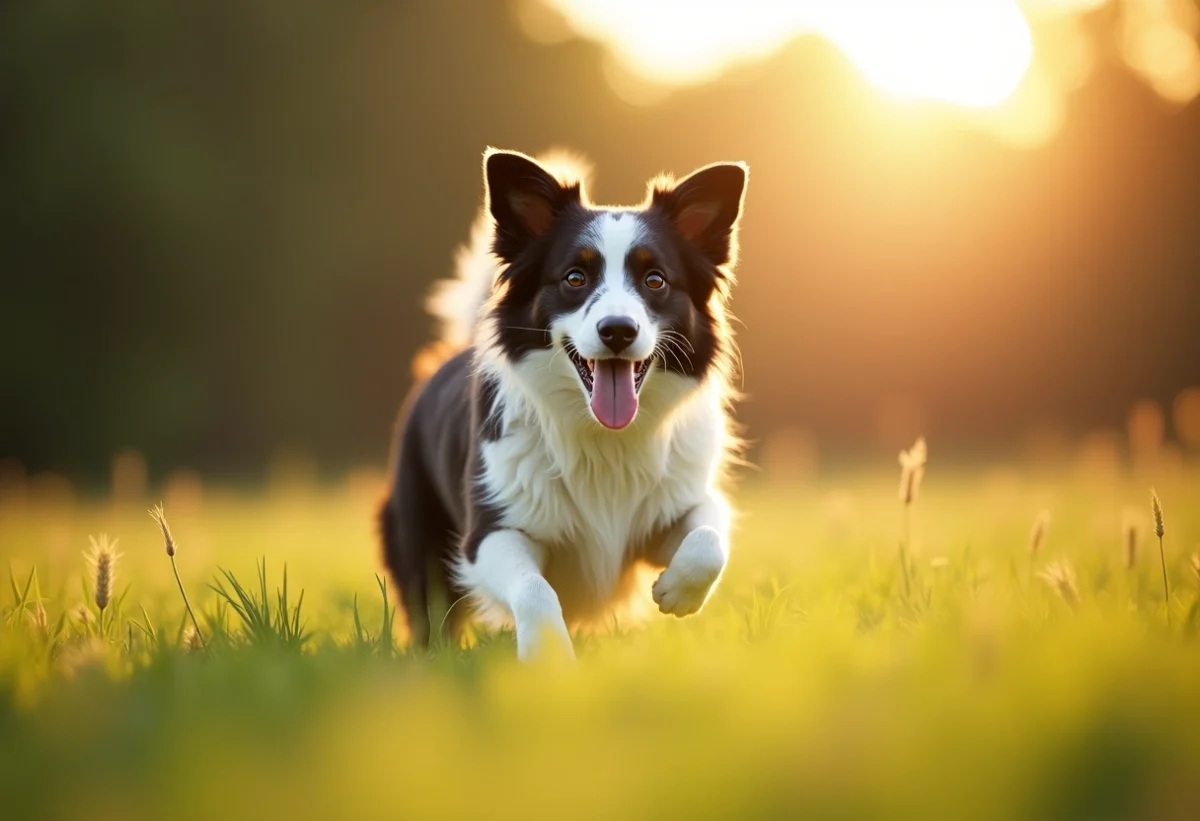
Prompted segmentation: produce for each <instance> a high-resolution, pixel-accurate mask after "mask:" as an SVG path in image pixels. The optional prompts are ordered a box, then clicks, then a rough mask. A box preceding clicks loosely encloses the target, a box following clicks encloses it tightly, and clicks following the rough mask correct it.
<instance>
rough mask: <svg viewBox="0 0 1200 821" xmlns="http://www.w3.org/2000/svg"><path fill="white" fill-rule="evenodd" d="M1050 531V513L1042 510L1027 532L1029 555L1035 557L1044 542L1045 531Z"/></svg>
mask: <svg viewBox="0 0 1200 821" xmlns="http://www.w3.org/2000/svg"><path fill="white" fill-rule="evenodd" d="M1049 529H1050V511H1049V510H1046V509H1044V508H1043V509H1042V510H1041V511H1039V512H1038V515H1037V518H1036V519H1034V521H1033V529H1032V530H1030V531H1029V555H1030V556H1031V557H1036V556H1037V554H1038V551H1039V550H1041V549H1042V543H1043V542H1045V541H1046V531H1047V530H1049Z"/></svg>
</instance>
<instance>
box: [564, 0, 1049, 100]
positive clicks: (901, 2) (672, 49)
mask: <svg viewBox="0 0 1200 821" xmlns="http://www.w3.org/2000/svg"><path fill="white" fill-rule="evenodd" d="M545 2H546V3H548V4H549V5H550V6H551V7H553V8H555V9H556V10H557V11H558V12H559V13H560V14H562V15H563V17H564V18H565V19H566V20H567V21H568V23H569V24H570V25H571V26H572V27H573V28H575V29H576V30H577V31H578V32H580V33H581V34H583V35H584V36H587V37H590V38H592V39H595V40H598V41H601V42H604V43H606V44H608V46H609V47H610V49H611V50H612V52H613V55H614V56H615V58H616V59H617V60H618V61H620V63H621V64H622V65H623V67H624V68H626V69H627V70H629V71H631V72H632V73H634V74H636V75H639V76H641V77H643V78H644V79H646V80H648V81H651V82H654V83H660V84H676V85H689V84H696V83H702V82H706V81H708V80H711V79H712V78H713V77H715V76H716V75H717V74H719V73H721V72H722V71H724V70H725V69H727V68H728V67H730V66H731V65H734V64H736V63H738V62H747V61H750V60H753V59H760V58H762V57H765V56H767V55H769V54H771V53H773V52H775V51H778V50H779V49H780V48H782V47H783V46H784V45H785V44H786V43H787V42H788V41H789V40H791V39H792V38H793V37H796V36H798V35H800V34H805V33H816V34H819V35H821V36H824V37H826V38H827V39H829V40H830V41H832V42H833V43H834V44H836V45H837V46H838V47H839V48H841V49H842V51H843V52H844V53H845V54H846V56H847V57H848V58H849V59H850V61H851V62H852V63H854V65H855V66H857V67H858V69H859V70H860V71H861V72H862V73H863V74H864V76H866V77H867V79H868V80H869V81H870V82H871V83H872V84H874V85H875V86H877V87H878V88H880V89H882V90H883V91H885V92H887V93H889V94H892V95H894V96H898V97H909V98H916V99H929V100H941V101H944V102H948V103H953V104H957V105H962V106H968V107H984V106H991V105H996V104H998V103H1000V102H1002V101H1003V100H1004V99H1006V98H1007V97H1008V96H1009V95H1011V94H1012V93H1013V91H1014V90H1015V89H1016V87H1017V85H1018V84H1019V83H1020V81H1021V77H1022V76H1023V75H1024V73H1025V71H1026V69H1027V68H1028V66H1029V62H1030V59H1031V56H1032V50H1033V49H1032V41H1031V38H1030V34H1029V28H1028V26H1027V25H1026V22H1025V17H1024V16H1023V15H1022V14H1021V11H1020V9H1019V8H1018V7H1017V5H1016V2H1015V0H973V1H972V2H971V3H963V2H961V0H891V2H888V3H879V2H875V1H874V0H741V2H738V3H730V2H729V1H728V0H697V1H696V2H680V0H606V2H592V0H545Z"/></svg>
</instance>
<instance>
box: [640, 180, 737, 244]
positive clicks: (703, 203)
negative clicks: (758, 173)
mask: <svg viewBox="0 0 1200 821" xmlns="http://www.w3.org/2000/svg"><path fill="white" fill-rule="evenodd" d="M749 173H750V169H749V168H748V167H747V166H746V164H745V163H740V162H738V163H716V164H714V165H707V166H705V167H704V168H701V169H699V170H697V171H694V172H692V174H691V175H690V176H688V177H686V178H685V179H683V180H680V181H679V182H678V183H676V184H675V185H674V186H672V187H661V186H656V187H655V189H654V195H653V199H652V200H651V202H652V204H653V205H655V206H658V207H659V208H661V209H662V210H663V212H664V213H665V214H666V215H667V217H668V218H669V219H670V220H671V222H672V224H674V226H675V230H676V231H678V232H679V233H680V235H681V236H682V237H683V238H684V239H686V240H688V241H689V242H691V243H692V244H693V245H695V246H696V247H697V248H699V249H700V251H701V252H702V253H703V254H704V256H706V257H707V258H708V259H709V261H710V262H712V264H713V265H725V264H726V263H729V262H731V261H732V259H733V256H734V253H735V250H736V249H735V245H734V227H735V226H736V225H737V220H738V216H739V215H740V214H741V212H742V200H743V198H744V197H745V193H746V177H747V175H748V174H749Z"/></svg>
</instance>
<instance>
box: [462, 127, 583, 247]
mask: <svg viewBox="0 0 1200 821" xmlns="http://www.w3.org/2000/svg"><path fill="white" fill-rule="evenodd" d="M483 178H484V185H485V186H486V188H487V201H488V208H489V209H490V210H491V213H492V218H493V219H494V220H495V221H496V240H495V246H494V248H493V251H494V252H495V254H496V256H498V257H500V259H502V260H504V261H505V262H512V261H513V259H515V258H516V256H517V255H518V254H520V253H521V252H522V251H523V250H525V248H526V246H528V245H529V243H530V242H532V241H533V240H535V239H537V238H538V237H540V236H541V235H542V234H544V233H546V231H548V230H549V229H550V226H551V225H553V224H554V220H555V219H557V218H558V215H559V214H561V213H562V211H563V209H564V208H566V207H567V206H568V205H569V204H570V203H571V202H579V201H580V191H579V186H578V185H572V186H563V185H561V184H560V183H559V181H558V180H557V179H555V177H554V175H553V174H551V173H550V172H549V171H547V170H546V169H544V168H542V166H540V165H538V164H537V163H536V162H535V161H533V160H532V159H530V158H529V157H526V156H525V155H524V154H518V153H516V152H515V151H500V150H497V149H494V148H489V149H488V150H487V153H485V154H484V159H483Z"/></svg>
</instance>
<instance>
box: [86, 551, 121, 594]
mask: <svg viewBox="0 0 1200 821" xmlns="http://www.w3.org/2000/svg"><path fill="white" fill-rule="evenodd" d="M88 540H89V541H90V542H91V543H92V550H91V553H89V554H87V557H88V561H89V562H91V564H92V570H93V572H94V573H95V579H94V581H95V592H94V595H95V600H96V608H97V609H98V610H100V611H101V612H103V611H104V608H106V607H108V603H109V602H110V601H112V592H113V584H114V582H115V577H116V570H117V568H116V565H117V559H119V558H120V554H118V553H117V541H118V540H117V539H113V540H112V541H109V539H108V536H107V535H106V534H104V533H101V534H100V538H99V539H96V538H94V537H91V536H89V537H88Z"/></svg>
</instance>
